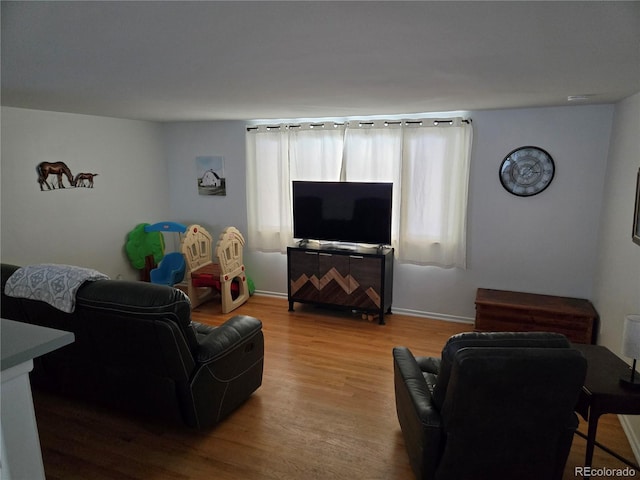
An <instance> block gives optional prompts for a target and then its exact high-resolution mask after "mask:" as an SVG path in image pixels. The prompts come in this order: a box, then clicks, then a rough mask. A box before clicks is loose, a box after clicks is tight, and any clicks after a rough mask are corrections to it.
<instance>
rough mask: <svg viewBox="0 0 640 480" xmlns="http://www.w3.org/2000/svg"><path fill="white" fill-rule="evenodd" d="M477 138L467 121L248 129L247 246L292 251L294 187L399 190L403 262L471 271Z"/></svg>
mask: <svg viewBox="0 0 640 480" xmlns="http://www.w3.org/2000/svg"><path fill="white" fill-rule="evenodd" d="M472 136H473V133H472V128H471V125H470V123H468V122H466V121H463V120H461V119H453V120H451V121H447V122H442V121H440V122H434V121H433V120H424V121H422V122H418V121H410V122H409V121H397V122H384V121H378V120H376V121H367V122H347V123H344V124H334V123H321V124H320V123H318V124H310V123H305V124H299V125H277V126H258V127H251V128H248V129H247V134H246V149H247V205H248V223H249V231H248V243H249V245H250V246H251V248H255V249H258V250H262V251H281V252H284V251H286V247H287V245H289V244H291V243H292V241H293V237H292V232H293V227H292V212H291V210H292V207H291V181H293V180H326V181H376V182H393V184H394V199H393V219H392V223H393V231H392V245H393V247H394V248H395V249H396V255H397V257H398V260H400V261H403V262H408V263H416V264H421V265H438V266H442V267H460V268H465V266H466V223H467V218H466V210H467V196H468V179H469V161H470V156H471V143H472Z"/></svg>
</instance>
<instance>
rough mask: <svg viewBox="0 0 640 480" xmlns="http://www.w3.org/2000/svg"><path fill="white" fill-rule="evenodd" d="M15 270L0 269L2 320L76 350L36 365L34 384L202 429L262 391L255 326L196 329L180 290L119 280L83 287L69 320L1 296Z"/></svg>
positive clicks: (234, 321)
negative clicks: (65, 335)
mask: <svg viewBox="0 0 640 480" xmlns="http://www.w3.org/2000/svg"><path fill="white" fill-rule="evenodd" d="M18 268H19V267H17V266H15V265H8V264H2V293H1V295H2V296H1V299H2V304H1V308H2V312H1V313H2V318H7V319H10V320H16V321H20V322H26V323H32V324H36V325H41V326H45V327H51V328H56V329H59V330H66V331H71V332H73V333H74V334H75V342H74V343H72V344H70V345H67V346H66V347H63V348H61V349H59V350H56V351H54V352H51V353H49V354H47V355H44V356H42V357H40V358H37V359H36V360H35V361H34V370H33V372H32V373H31V380H32V383H34V385H36V386H41V387H45V388H50V389H54V390H56V391H59V392H62V393H65V394H73V395H78V396H81V397H83V398H85V399H90V400H91V401H96V402H99V403H106V404H108V405H111V406H116V407H119V408H122V409H125V410H129V411H134V412H136V413H138V414H144V415H149V416H152V417H156V418H158V417H159V418H162V419H164V420H169V421H171V422H174V423H175V422H179V423H184V424H186V425H188V426H190V427H193V428H197V429H206V428H209V427H212V426H213V425H215V424H217V423H218V422H219V421H220V420H222V419H223V418H224V417H226V416H227V415H228V414H229V413H231V412H232V411H233V410H235V409H236V408H237V407H239V406H240V405H241V404H242V403H244V402H245V401H246V400H247V399H248V398H249V396H250V395H251V394H252V393H253V392H254V391H255V390H256V389H257V388H258V387H259V386H260V385H261V384H262V373H263V363H264V338H263V334H262V323H261V322H260V320H258V319H256V318H253V317H249V316H242V315H237V316H234V317H232V318H231V319H229V320H227V321H226V322H225V323H223V324H222V325H220V326H219V327H212V326H208V325H203V324H199V323H196V322H192V321H191V306H190V302H189V299H188V298H187V296H186V295H185V294H184V293H182V292H181V291H180V290H177V289H174V288H171V287H168V286H163V285H154V284H150V283H144V282H129V281H122V280H97V281H93V282H87V283H85V284H83V285H82V286H81V287H80V289H79V290H78V292H77V295H76V304H75V311H74V312H73V313H65V312H63V311H61V310H58V309H56V308H54V307H52V306H50V305H49V304H48V303H44V302H40V301H37V300H27V299H23V298H14V297H9V296H6V295H5V293H4V290H5V283H6V281H7V279H8V278H9V277H10V276H11V274H12V273H13V272H14V271H16V270H17V269H18Z"/></svg>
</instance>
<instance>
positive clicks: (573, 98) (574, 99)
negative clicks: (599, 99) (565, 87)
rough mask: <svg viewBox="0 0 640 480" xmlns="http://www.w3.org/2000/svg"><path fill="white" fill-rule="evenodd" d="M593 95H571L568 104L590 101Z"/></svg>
mask: <svg viewBox="0 0 640 480" xmlns="http://www.w3.org/2000/svg"><path fill="white" fill-rule="evenodd" d="M592 96H593V95H569V96H568V97H567V102H584V101H586V100H589V99H590V98H591V97H592Z"/></svg>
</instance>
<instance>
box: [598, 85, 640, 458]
mask: <svg viewBox="0 0 640 480" xmlns="http://www.w3.org/2000/svg"><path fill="white" fill-rule="evenodd" d="M638 125H640V93H638V94H636V95H634V96H632V97H630V98H627V99H626V100H624V101H622V102H620V103H618V104H617V105H616V109H615V117H614V121H613V129H612V135H611V146H610V149H609V164H608V168H607V175H606V182H605V189H604V195H603V198H604V202H603V209H602V216H601V222H600V242H599V248H598V258H597V265H596V275H595V286H594V295H593V297H594V304H595V306H596V308H597V310H598V312H599V313H600V318H601V329H600V336H599V339H598V343H600V344H602V345H605V346H607V347H608V348H609V349H610V350H612V351H613V352H615V353H616V354H618V355H619V356H620V357H622V358H623V359H625V360H626V361H630V359H627V358H624V357H623V356H622V354H621V341H622V331H623V319H624V316H625V314H628V313H640V245H636V244H635V243H633V242H632V241H631V231H632V222H633V206H634V199H635V191H636V178H637V174H638V169H639V168H640V136H639V135H638V132H639V130H638ZM621 420H622V425H623V427H624V428H625V430H626V432H627V436H628V437H629V441H630V442H631V446H632V447H633V449H634V453H635V455H636V458H637V459H640V417H638V416H625V417H623V418H622V419H621Z"/></svg>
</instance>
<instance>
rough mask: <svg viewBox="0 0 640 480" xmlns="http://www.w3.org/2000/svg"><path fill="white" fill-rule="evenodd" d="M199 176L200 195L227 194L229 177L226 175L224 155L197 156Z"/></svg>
mask: <svg viewBox="0 0 640 480" xmlns="http://www.w3.org/2000/svg"><path fill="white" fill-rule="evenodd" d="M196 170H197V176H198V180H197V181H198V193H199V194H200V195H218V196H225V195H226V194H227V179H226V178H225V175H224V157H221V156H206V157H205V156H203V157H196Z"/></svg>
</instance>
